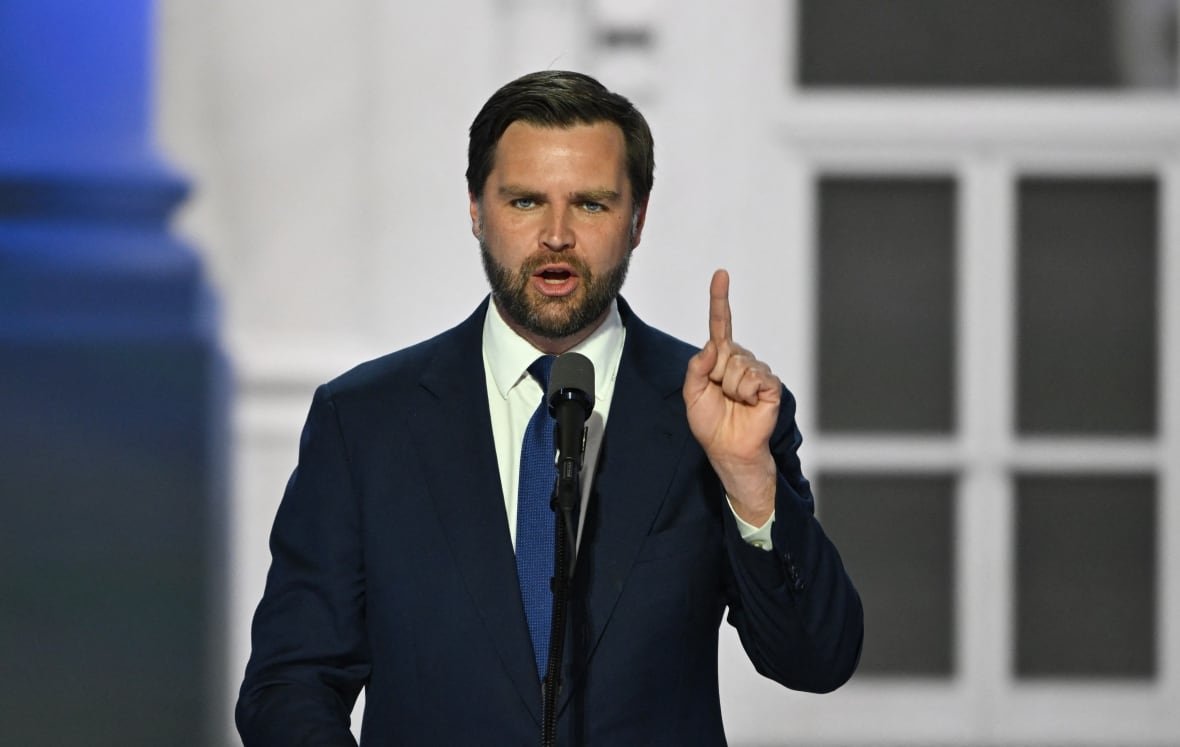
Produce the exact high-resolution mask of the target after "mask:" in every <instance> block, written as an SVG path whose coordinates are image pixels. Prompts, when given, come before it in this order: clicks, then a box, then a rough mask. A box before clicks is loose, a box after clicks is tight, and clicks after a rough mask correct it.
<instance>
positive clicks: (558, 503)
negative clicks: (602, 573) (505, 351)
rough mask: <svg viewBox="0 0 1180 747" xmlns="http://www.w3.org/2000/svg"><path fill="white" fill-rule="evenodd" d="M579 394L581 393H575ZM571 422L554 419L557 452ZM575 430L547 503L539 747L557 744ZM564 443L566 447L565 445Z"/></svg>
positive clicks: (578, 455) (576, 460) (574, 503)
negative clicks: (547, 583)
mask: <svg viewBox="0 0 1180 747" xmlns="http://www.w3.org/2000/svg"><path fill="white" fill-rule="evenodd" d="M579 394H581V393H580V392H579ZM583 396H584V395H583ZM570 404H575V405H577V406H578V407H581V404H580V403H577V402H570ZM561 406H562V403H558V404H557V405H555V408H554V409H560V408H561ZM571 421H573V422H571ZM574 422H576V423H577V424H578V425H579V426H582V424H583V423H584V422H585V414H583V415H582V417H581V418H568V419H567V418H562V417H559V418H558V421H557V427H556V429H555V432H554V440H555V441H556V442H557V443H558V444H559V448H560V444H562V442H563V439H562V434H561V428H562V425H563V424H564V425H565V426H566V427H570V426H571V425H573V423H574ZM578 430H579V431H580V436H581V438H580V439H579V447H578V448H577V449H576V450H575V453H574V454H572V455H571V454H567V453H565V450H564V449H562V450H560V451H559V452H558V462H557V479H556V481H555V482H554V485H553V497H552V499H551V500H550V502H549V506H550V508H552V509H553V521H554V523H555V527H554V529H555V531H554V537H553V552H554V558H553V579H552V580H551V585H552V591H553V618H552V621H551V626H550V633H549V660H548V662H547V664H546V667H545V678H544V680H543V681H542V716H541V744H542V747H554V746H555V745H556V744H557V696H558V695H559V694H560V692H561V685H562V682H561V664H562V660H563V659H564V654H565V632H566V619H567V617H566V616H567V613H568V610H569V595H570V585H571V582H572V580H573V575H574V554H575V549H576V543H577V523H576V519H575V517H576V511H577V508H578V504H579V502H580V500H581V497H582V480H581V472H582V457H583V455H584V452H585V446H586V441H585V439H586V430H585V427H584V426H583V427H580V428H579V429H578ZM566 443H567V445H568V441H567V442H566Z"/></svg>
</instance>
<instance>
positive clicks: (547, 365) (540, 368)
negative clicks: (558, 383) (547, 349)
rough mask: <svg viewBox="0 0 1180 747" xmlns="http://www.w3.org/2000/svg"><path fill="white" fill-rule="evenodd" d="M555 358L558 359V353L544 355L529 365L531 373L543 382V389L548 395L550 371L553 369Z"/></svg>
mask: <svg viewBox="0 0 1180 747" xmlns="http://www.w3.org/2000/svg"><path fill="white" fill-rule="evenodd" d="M555 360H557V356H556V355H542V356H541V357H540V358H538V359H537V360H535V361H533V364H532V365H531V366H529V373H530V374H532V377H533V378H534V379H536V380H537V381H539V382H540V383H541V390H542V391H544V392H545V394H546V396H547V395H548V393H549V372H550V371H552V370H553V361H555Z"/></svg>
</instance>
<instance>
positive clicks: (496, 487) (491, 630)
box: [412, 302, 541, 724]
mask: <svg viewBox="0 0 1180 747" xmlns="http://www.w3.org/2000/svg"><path fill="white" fill-rule="evenodd" d="M486 309H487V303H486V302H485V303H484V304H483V305H481V306H480V308H479V309H478V310H477V311H476V313H475V314H473V315H472V316H471V318H469V319H468V320H467V321H466V322H464V323H463V324H462V325H460V326H459V327H457V328H456V329H455V330H454V331H453V332H452V333H451V334H450V337H451V338H452V339H448V340H446V341H445V342H444V344H443V345H440V353H439V354H438V355H437V356H436V357H435V358H434V360H432V361H431V362H430V364H429V365H428V366H427V368H426V369H425V371H424V372H423V375H422V377H421V379H420V383H421V387H422V388H421V390H419V392H418V393H417V394H416V396H418V397H420V398H421V399H422V407H421V411H420V412H421V415H420V417H416V418H415V419H414V420H413V423H412V428H413V429H414V431H415V437H416V439H417V442H418V443H419V444H422V446H423V447H422V448H421V449H420V450H419V454H421V456H422V459H423V460H424V461H425V462H426V464H425V465H424V467H425V469H424V471H425V474H426V475H427V476H428V478H427V479H428V481H429V487H430V494H431V497H432V499H433V501H434V506H435V511H436V513H437V515H438V520H439V524H440V525H441V526H442V527H443V531H444V533H445V534H446V535H447V538H448V540H449V543H450V548H451V553H452V555H453V556H454V558H455V563H456V565H457V566H458V569H459V573H460V575H461V576H462V577H463V580H464V583H465V585H466V588H467V593H468V594H469V595H470V596H471V600H472V602H473V604H474V606H475V609H476V612H477V614H478V615H479V616H480V617H481V618H482V619H483V621H484V624H485V625H486V626H487V629H488V636H489V638H490V640H491V642H492V645H494V646H495V647H496V650H497V653H498V654H499V656H500V660H501V662H502V663H503V665H504V669H505V670H506V671H507V672H508V675H509V677H510V678H511V680H512V682H513V683H514V684H515V685H516V688H517V690H518V691H519V692H520V696H521V699H522V700H523V701H524V702H525V704H526V705H527V707H528V709H529V711H530V712H531V713H532V714H533V718H535V719H536V721H537V723H538V724H539V723H540V721H541V714H540V710H539V706H540V698H539V696H538V693H539V692H540V683H539V681H538V679H537V673H536V668H535V666H534V665H533V653H532V651H533V648H532V642H531V640H530V638H529V633H528V626H527V624H526V622H525V618H524V607H523V605H522V603H521V598H520V587H519V585H518V582H517V578H516V560H515V556H514V554H513V550H512V541H511V538H510V535H509V533H508V522H507V519H506V518H505V514H504V497H503V491H502V489H501V487H500V474H499V468H498V467H497V462H496V451H495V443H494V441H493V436H492V425H491V418H490V415H489V414H488V398H487V383H486V380H485V375H484V367H483V355H482V330H483V319H484V312H485V311H486Z"/></svg>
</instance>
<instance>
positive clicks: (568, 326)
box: [479, 239, 631, 340]
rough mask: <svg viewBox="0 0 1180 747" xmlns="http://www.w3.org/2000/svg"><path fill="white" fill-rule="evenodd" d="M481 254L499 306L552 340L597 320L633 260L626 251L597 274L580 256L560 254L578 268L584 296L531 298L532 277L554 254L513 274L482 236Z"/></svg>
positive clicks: (619, 288) (522, 323) (583, 327)
mask: <svg viewBox="0 0 1180 747" xmlns="http://www.w3.org/2000/svg"><path fill="white" fill-rule="evenodd" d="M479 254H480V257H481V258H482V259H483V269H484V273H485V274H486V275H487V276H488V283H489V284H490V285H491V286H492V297H493V298H495V299H496V301H497V302H498V304H499V306H500V310H501V311H502V312H503V313H504V314H505V315H506V316H507V317H508V318H509V319H511V320H512V321H514V322H516V323H517V324H518V325H520V326H521V327H523V328H524V329H525V330H526V331H527V332H529V333H531V334H534V335H537V336H538V337H544V338H547V339H551V340H558V339H561V338H563V337H569V336H571V335H574V334H577V333H578V332H581V331H582V330H584V329H586V328H587V327H589V326H590V325H591V324H593V323H594V322H596V321H598V319H599V318H600V317H601V316H602V315H603V314H604V313H606V310H607V309H608V308H610V305H611V303H612V302H613V301H614V300H615V298H617V297H618V295H619V291H620V290H622V288H623V281H624V280H625V279H626V278H627V267H628V265H630V263H631V252H627V253H626V254H625V255H623V259H622V261H621V262H619V264H617V265H615V266H614V267H612V268H611V269H610V270H609V271H608V272H607V273H606V274H604V275H603V276H602V277H601V278H598V277H595V276H594V275H593V274H592V273H591V272H590V268H589V267H587V266H586V265H585V263H584V262H582V261H581V259H579V258H577V257H573V256H569V257H561V260H562V261H563V262H566V263H568V264H569V265H571V266H572V267H573V268H574V269H575V270H577V273H578V277H579V278H580V280H581V283H582V287H583V288H584V290H585V293H584V294H583V295H582V296H581V298H545V297H540V298H531V297H530V296H529V294H528V286H529V281H530V279H531V278H532V276H533V273H534V272H536V270H537V268H538V267H541V266H542V265H544V264H547V263H549V262H552V261H553V257H552V256H537V257H533V258H530V259H529V260H527V261H526V262H525V263H524V265H522V266H521V268H520V270H519V271H518V272H516V274H513V273H512V272H511V271H510V270H509V269H508V268H507V267H505V266H504V265H502V264H500V263H499V262H497V261H496V259H495V258H494V257H493V256H492V253H491V252H490V251H489V250H488V246H487V242H485V241H484V240H483V239H480V241H479Z"/></svg>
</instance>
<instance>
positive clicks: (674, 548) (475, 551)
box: [236, 300, 863, 747]
mask: <svg viewBox="0 0 1180 747" xmlns="http://www.w3.org/2000/svg"><path fill="white" fill-rule="evenodd" d="M619 306H620V311H621V314H622V317H623V322H624V325H625V326H626V330H627V336H626V343H625V345H624V348H623V354H622V361H621V364H620V366H619V372H618V378H617V381H616V384H615V392H614V398H613V402H612V405H611V412H610V414H609V418H608V420H607V428H606V432H605V435H604V439H603V444H602V449H601V452H600V455H599V461H598V465H597V472H596V475H595V478H594V484H593V493H592V495H591V497H590V499H589V504H588V507H587V514H586V519H585V522H586V523H585V525H584V528H583V536H582V544H581V548H580V550H579V555H578V558H577V566H576V571H575V581H574V588H573V593H572V596H573V599H572V601H571V615H570V618H571V622H570V627H569V629H568V631H569V632H568V639H567V646H566V653H567V655H566V659H565V662H564V667H565V677H564V682H565V684H564V686H563V688H562V692H561V694H560V699H559V709H560V710H559V722H558V732H559V740H560V743H561V744H565V745H581V744H589V745H639V744H649V745H650V744H668V745H686V744H691V745H721V744H724V743H725V735H724V732H723V729H722V723H721V708H720V703H719V696H718V685H717V636H718V627H719V625H720V623H721V620H722V616H723V614H724V611H725V610H726V608H728V610H729V622H730V623H731V624H733V625H734V626H735V627H736V628H737V631H738V633H739V635H740V638H741V641H742V644H743V646H744V647H745V650H746V652H747V653H748V655H749V657H750V659H751V661H752V662H753V664H754V666H755V667H756V668H757V670H758V671H759V672H761V673H762V674H764V675H766V676H767V677H771V678H773V679H775V680H777V681H779V682H781V683H783V684H784V685H786V686H788V687H791V688H796V689H801V690H808V691H814V692H823V691H828V690H831V689H834V688H836V687H838V686H839V685H841V684H842V683H843V682H844V681H846V680H847V679H848V677H849V676H851V674H852V672H853V670H854V669H855V666H856V662H857V659H858V658H859V654H860V644H861V639H862V630H863V628H862V624H863V621H862V611H861V604H860V600H859V598H858V597H857V594H856V591H855V590H854V588H853V586H852V584H851V582H850V581H849V579H848V577H847V575H846V574H845V572H844V569H843V566H842V564H841V562H840V559H839V556H838V554H837V552H836V550H835V548H834V547H833V546H832V544H831V543H830V542H829V541H828V539H827V538H826V537H825V535H824V533H823V531H822V530H821V528H820V526H819V524H818V523H817V522H816V521H815V519H814V518H813V502H812V496H811V493H810V490H809V488H808V483H807V481H806V479H804V477H803V474H802V472H801V470H800V466H799V460H798V458H797V456H796V450H797V448H798V446H799V441H800V436H799V433H798V430H797V429H796V427H795V423H794V400H793V399H792V398H791V396H790V395H789V393H787V392H786V391H785V390H784V397H783V404H782V408H781V416H780V419H779V424H778V427H777V429H776V430H775V432H774V435H773V437H772V443H771V446H772V450H773V452H774V455H775V458H776V461H777V462H778V467H779V479H778V493H777V497H776V512H777V514H776V520H775V523H774V525H773V528H772V531H771V534H772V537H773V541H774V549H773V551H770V552H767V551H764V550H760V549H758V548H754V547H751V546H750V545H748V544H746V543H745V542H743V541H742V539H741V537H740V535H739V534H738V530H737V526H736V523H735V522H734V518H733V515H732V512H731V511H730V509H729V508H728V506H727V505H726V500H725V495H724V490H723V488H722V486H721V484H720V481H719V480H718V478H717V476H716V475H715V473H714V472H713V470H712V469H711V467H710V465H709V463H708V460H707V459H706V457H705V455H704V453H703V451H702V450H701V448H700V446H699V445H698V444H697V442H696V441H695V439H694V438H693V437H692V435H691V433H690V432H689V429H688V424H687V421H686V418H685V408H684V402H683V398H682V396H681V393H680V390H681V386H682V384H683V381H684V373H685V367H686V365H687V361H688V359H689V357H690V356H691V355H692V354H693V353H694V352H695V348H693V347H692V346H690V345H687V344H685V343H682V342H679V341H677V340H674V339H673V338H671V337H669V336H667V335H665V334H663V333H661V332H659V331H657V330H655V329H653V328H651V327H649V326H647V325H645V324H644V323H643V322H641V321H640V320H639V319H638V318H637V317H636V316H635V315H634V314H633V313H632V312H631V311H630V309H629V308H628V307H627V305H626V303H625V302H623V301H622V300H620V302H619ZM486 310H487V301H485V302H484V303H483V304H482V305H481V306H480V308H479V309H478V310H477V311H476V312H475V313H474V314H473V315H472V316H471V317H470V318H469V319H467V320H466V321H465V322H463V323H462V324H460V325H459V326H458V327H456V328H454V329H452V330H450V331H448V332H445V333H443V334H441V335H439V336H438V337H435V338H433V339H431V340H428V341H426V342H423V343H421V344H419V345H416V346H414V347H411V348H408V349H405V350H402V351H400V352H397V353H393V354H391V355H388V356H385V357H383V358H380V359H377V360H375V361H371V362H369V363H365V364H363V365H361V366H359V367H357V368H355V369H353V370H352V371H350V372H348V373H346V374H344V375H343V376H341V377H340V378H338V379H336V380H334V381H332V382H330V383H328V384H325V385H324V386H322V387H320V388H319V389H318V390H317V391H316V394H315V397H314V400H313V403H312V406H311V411H310V414H309V416H308V420H307V424H306V426H305V428H304V431H303V436H302V440H301V445H300V453H299V464H298V467H297V468H296V470H295V472H294V474H293V475H292V477H291V480H290V482H289V483H288V485H287V490H286V493H285V495H284V497H283V501H282V504H281V506H280V508H279V511H278V514H277V516H276V519H275V524H274V529H273V532H272V535H271V553H272V556H273V561H272V565H271V569H270V573H269V575H268V577H267V584H266V591H265V594H264V596H263V599H262V602H261V604H260V605H259V607H258V610H257V613H256V615H255V618H254V626H253V652H252V655H251V658H250V662H249V664H248V666H247V669H246V677H245V681H244V683H243V685H242V689H241V694H240V698H239V701H238V707H237V712H236V718H237V724H238V728H239V730H240V733H241V734H242V737H243V740H244V743H245V745H246V747H271V746H274V747H278V746H280V745H281V746H283V747H294V746H295V745H317V746H318V745H351V744H353V742H352V737H351V735H350V734H349V732H348V721H349V713H350V711H351V709H352V706H353V702H354V700H355V698H356V696H357V693H358V692H359V691H360V689H361V688H362V687H364V688H366V691H365V692H366V696H365V698H366V705H365V715H364V722H363V725H362V732H361V741H362V744H363V745H366V747H372V746H374V745H451V744H471V745H476V744H479V745H485V744H486V745H532V744H536V743H537V742H538V741H539V739H540V737H539V734H540V721H541V686H540V682H539V680H538V676H537V672H536V669H535V665H534V661H533V654H532V645H531V643H530V639H529V634H528V629H527V626H526V623H525V617H524V611H523V607H522V604H521V599H520V592H519V588H518V585H517V578H516V565H515V560H514V555H513V548H512V545H511V542H510V539H509V533H508V523H507V519H506V517H505V512H504V500H503V496H502V490H501V487H500V479H499V472H498V468H497V463H496V454H495V446H494V444H493V440H492V430H491V421H490V418H489V414H488V405H487V386H486V384H485V381H484V368H483V359H482V355H481V344H482V325H483V317H484V314H485V312H486Z"/></svg>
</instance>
